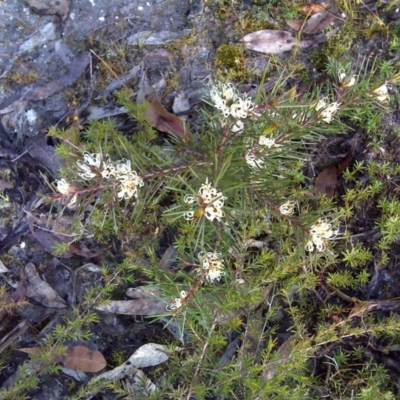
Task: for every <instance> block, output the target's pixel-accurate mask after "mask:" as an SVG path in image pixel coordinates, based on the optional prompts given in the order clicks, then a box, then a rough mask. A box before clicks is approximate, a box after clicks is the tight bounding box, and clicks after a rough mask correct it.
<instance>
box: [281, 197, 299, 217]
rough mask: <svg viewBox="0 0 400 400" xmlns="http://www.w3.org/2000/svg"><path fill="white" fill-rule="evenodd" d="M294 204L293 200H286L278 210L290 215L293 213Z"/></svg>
mask: <svg viewBox="0 0 400 400" xmlns="http://www.w3.org/2000/svg"><path fill="white" fill-rule="evenodd" d="M295 205H296V202H295V201H292V200H288V201H287V202H285V203H283V204H282V205H281V206H280V207H279V211H280V212H281V214H283V215H292V214H293V213H294V206H295Z"/></svg>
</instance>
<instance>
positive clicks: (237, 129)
mask: <svg viewBox="0 0 400 400" xmlns="http://www.w3.org/2000/svg"><path fill="white" fill-rule="evenodd" d="M243 129H244V123H243V121H241V120H240V119H238V120H237V121H236V122H235V124H234V125H233V126H232V128H231V132H233V133H237V132H241V131H242V130H243Z"/></svg>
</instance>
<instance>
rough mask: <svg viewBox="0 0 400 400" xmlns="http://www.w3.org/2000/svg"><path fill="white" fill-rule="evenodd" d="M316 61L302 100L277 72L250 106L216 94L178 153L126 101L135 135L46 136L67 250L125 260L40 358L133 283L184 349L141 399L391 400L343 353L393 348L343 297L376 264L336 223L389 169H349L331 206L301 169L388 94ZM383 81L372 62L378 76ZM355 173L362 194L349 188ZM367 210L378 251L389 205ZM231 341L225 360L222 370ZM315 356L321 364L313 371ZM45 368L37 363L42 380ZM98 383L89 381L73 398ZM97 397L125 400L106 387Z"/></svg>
mask: <svg viewBox="0 0 400 400" xmlns="http://www.w3.org/2000/svg"><path fill="white" fill-rule="evenodd" d="M231 50H232V49H230V50H229V51H231ZM231 53H232V54H233V55H234V56H235V54H236V53H234V52H231ZM235 57H236V56H235ZM328 62H329V64H328V65H326V71H327V72H328V74H329V80H328V81H326V82H325V83H324V84H323V85H321V86H315V87H313V88H312V89H310V91H309V92H308V93H305V94H302V95H301V96H298V95H297V94H296V91H294V90H293V89H291V88H289V87H288V85H287V80H288V78H289V77H288V76H285V75H282V76H281V77H280V78H279V79H277V80H276V83H275V86H274V87H273V88H272V89H271V90H270V91H269V92H268V93H265V92H264V91H263V90H261V87H262V85H263V83H264V82H260V89H259V91H258V93H257V95H256V96H255V98H254V99H247V98H245V97H243V96H242V95H241V94H239V91H238V90H237V88H236V87H235V86H234V85H230V84H223V83H215V86H214V87H213V88H212V90H211V92H210V93H211V96H210V98H208V99H205V103H206V104H205V107H204V110H203V111H202V121H203V124H202V126H201V127H200V128H199V131H197V132H191V136H190V138H189V140H187V141H183V140H180V139H179V138H178V137H175V136H173V135H172V136H170V137H169V138H168V139H165V140H164V139H161V138H159V137H158V135H157V134H156V132H155V131H154V129H153V128H152V127H151V125H150V123H149V122H148V121H147V119H146V110H148V108H147V107H148V105H137V104H135V103H134V102H133V101H132V100H131V98H130V96H129V94H127V93H125V92H121V93H119V95H118V99H119V102H120V103H121V104H123V105H124V106H125V107H126V108H127V109H128V111H129V115H130V117H131V118H132V119H134V120H136V121H137V122H138V130H137V131H136V132H133V133H132V135H129V136H128V135H123V134H122V133H120V132H118V130H117V129H116V125H115V123H114V122H113V121H112V120H109V121H97V122H93V123H92V124H91V125H90V126H89V127H88V129H87V130H86V131H85V132H84V133H83V134H82V135H79V134H78V132H76V131H74V130H65V131H62V130H58V129H55V128H53V129H51V134H52V135H53V136H55V137H57V138H59V139H60V141H61V142H62V144H61V145H60V146H59V148H58V154H59V155H60V156H62V157H63V158H64V160H65V164H66V167H65V168H64V169H63V170H62V172H61V173H62V178H61V179H59V180H57V181H56V182H55V183H54V187H53V194H52V195H51V196H50V197H51V200H52V205H53V208H54V209H55V210H57V212H58V213H59V214H60V215H62V213H64V212H66V210H67V209H68V208H69V210H68V212H73V213H74V215H75V217H74V218H75V219H74V223H75V225H74V226H75V228H76V229H75V230H78V228H79V227H80V228H81V229H80V234H79V238H92V237H95V238H96V239H97V240H98V241H101V242H102V244H103V245H104V246H106V243H107V240H108V239H109V238H110V237H113V238H117V239H119V240H120V241H121V242H123V243H124V244H125V254H124V255H125V257H124V261H123V262H122V263H121V264H120V265H119V266H117V267H116V268H115V269H114V268H112V269H111V268H105V267H103V268H101V271H100V272H99V273H100V275H101V277H102V282H101V284H99V285H97V286H93V287H91V288H90V289H88V290H87V291H86V292H85V295H84V296H83V300H82V303H81V304H80V306H79V307H75V308H73V309H71V310H69V312H68V313H66V314H65V317H64V324H63V325H57V326H56V327H55V328H54V330H53V332H52V333H51V334H50V335H49V336H48V337H47V338H46V341H45V348H46V349H47V351H48V350H49V349H56V350H57V351H61V348H62V345H63V343H64V342H65V341H67V340H88V339H89V338H90V336H91V331H90V327H91V326H92V325H93V324H97V323H98V322H99V317H98V315H97V314H96V313H94V312H93V311H92V307H93V306H95V305H98V304H105V303H107V301H109V300H110V299H112V298H113V295H114V294H115V292H116V291H117V290H118V288H119V287H120V286H121V285H122V284H124V283H134V281H135V278H136V277H139V276H140V277H142V279H143V277H145V279H146V281H147V282H148V283H151V285H153V286H154V287H156V288H158V289H159V290H160V293H161V294H162V295H161V296H162V298H163V299H165V301H166V310H165V315H167V316H169V317H170V318H171V319H173V320H174V321H175V322H177V323H178V325H179V326H180V328H181V332H185V333H186V335H187V337H188V339H187V342H186V343H184V344H185V345H186V346H187V347H188V349H185V350H183V351H182V352H177V351H175V347H176V346H174V347H173V348H174V351H172V352H171V358H170V360H168V362H167V366H160V367H159V369H155V371H153V373H154V375H155V377H156V381H157V386H158V388H159V389H158V392H156V393H155V394H153V395H149V397H146V398H160V399H161V398H165V399H183V398H186V399H189V398H191V396H193V397H196V399H207V398H213V397H215V396H220V397H221V396H222V397H221V398H245V399H252V398H258V397H259V398H272V399H285V398H288V399H289V398H290V399H293V398H295V399H297V398H299V399H301V398H310V399H312V398H321V391H322V392H323V394H324V395H328V394H333V395H334V396H336V398H350V397H349V396H353V394H354V395H355V396H358V397H359V398H368V396H369V394H370V393H373V395H374V396H375V397H376V396H378V395H379V396H386V397H387V398H390V396H391V395H392V394H391V387H390V385H389V383H388V376H387V374H386V371H385V369H382V368H381V367H380V366H378V365H376V364H373V363H369V362H361V361H360V364H362V366H359V365H358V366H357V367H356V366H354V365H352V361H351V359H352V357H351V356H350V355H351V353H350V352H348V351H347V350H346V348H345V346H344V344H345V343H346V339H348V338H362V337H369V338H371V340H372V339H373V338H375V337H377V336H379V335H383V334H384V335H386V336H387V337H394V336H396V335H398V334H399V333H400V322H399V321H397V320H396V319H395V318H393V317H390V316H389V317H387V318H385V319H384V320H379V319H378V318H375V317H374V316H373V315H370V314H369V311H370V310H369V309H368V307H367V306H366V305H365V304H363V303H362V302H361V301H359V300H358V299H353V298H352V297H349V296H348V295H346V294H345V293H344V292H342V290H352V289H357V288H359V287H360V285H361V284H366V283H367V282H368V279H369V273H368V271H366V270H365V264H366V263H368V262H369V261H371V260H372V258H373V257H372V253H371V251H370V250H369V249H368V248H366V247H365V246H364V245H363V244H362V243H361V242H358V241H356V240H355V239H352V238H351V233H349V232H345V230H346V225H345V223H346V217H349V216H351V215H352V213H353V211H354V209H355V208H356V207H357V206H358V205H359V204H360V203H362V202H368V201H372V200H373V199H374V198H375V197H376V196H378V195H381V194H382V192H383V190H384V189H385V188H384V187H383V185H382V182H381V179H380V177H381V175H382V174H388V173H390V172H391V166H390V165H389V164H386V163H383V164H378V163H374V162H373V161H371V162H370V164H369V165H367V163H365V164H364V163H361V162H360V163H357V164H356V165H355V166H354V167H353V168H352V169H351V170H349V171H347V172H346V174H345V178H346V179H347V181H348V182H349V183H351V184H352V187H351V188H349V189H348V190H347V191H346V193H345V195H344V196H343V200H344V205H343V206H339V205H336V204H335V203H334V201H332V200H327V199H326V196H325V197H324V196H317V195H316V193H314V192H313V189H310V188H309V187H307V186H306V181H307V180H306V178H305V177H304V170H303V169H304V166H305V165H306V163H307V160H308V159H309V155H310V149H313V148H314V147H315V146H316V145H317V144H318V143H319V141H320V139H321V138H323V137H325V136H334V135H341V134H343V133H346V132H348V131H349V130H350V129H351V128H349V126H348V125H351V122H352V121H354V120H358V121H361V122H363V123H365V124H366V125H365V127H366V129H367V130H369V129H370V128H371V126H370V127H368V125H367V120H368V118H369V117H370V116H372V115H374V114H377V115H379V118H381V116H382V113H381V111H382V109H384V104H385V102H387V101H388V99H387V98H384V99H382V98H379V97H378V96H379V95H380V94H379V93H377V92H376V90H377V89H378V88H380V87H381V86H382V85H383V84H384V83H385V81H384V80H382V81H379V80H378V79H375V78H373V76H374V73H375V72H376V71H378V70H379V66H376V65H374V64H372V65H369V64H368V63H362V65H361V67H359V68H358V69H356V67H355V66H354V65H352V64H348V63H339V62H337V61H336V60H334V59H328ZM388 71H389V70H388V68H387V66H384V65H383V64H381V70H380V73H381V74H382V75H385V74H386V73H387V72H388ZM343 73H344V74H345V78H343ZM353 75H356V76H357V79H356V78H354V82H352V77H353ZM387 78H388V77H385V79H387ZM355 81H357V82H355ZM349 82H351V84H350V83H349ZM385 88H386V86H385ZM374 91H375V92H374ZM207 104H208V106H207ZM238 115H239V116H238ZM379 118H377V119H376V121H375V122H376V124H378V122H379V121H378V120H379ZM239 121H240V124H239ZM366 169H369V173H370V177H371V178H370V181H369V182H368V184H365V183H363V182H362V181H361V180H359V179H358V177H359V175H361V174H363V173H364V172H365V170H366ZM378 205H379V209H380V210H381V216H380V218H379V220H378V221H377V227H378V228H379V230H380V232H381V234H382V248H383V247H384V246H383V245H385V246H386V247H387V246H388V245H390V243H392V242H393V241H394V240H395V239H396V235H397V232H398V229H399V227H400V222H399V221H400V218H399V215H400V213H399V206H400V202H398V201H397V200H394V199H393V198H389V197H387V196H386V197H385V196H383V197H381V199H380V200H379V202H378ZM169 232H173V245H174V249H175V250H176V253H177V254H176V257H175V259H174V263H173V264H172V266H171V267H170V268H161V267H160V265H159V257H158V256H157V254H158V253H157V251H158V250H159V249H158V244H159V242H160V239H161V238H162V237H163V235H164V234H167V233H169ZM343 236H344V237H346V239H348V240H344V238H343ZM73 240H77V238H75V237H74V238H73V239H72V241H73ZM59 247H60V248H57V249H56V250H57V251H59V252H61V250H65V248H61V246H59ZM333 296H335V297H334V298H337V299H339V300H340V301H331V297H333ZM349 304H350V305H349ZM232 338H234V339H235V340H236V341H237V343H238V347H237V349H236V352H235V354H234V355H233V356H232V357H225V358H224V357H222V356H223V355H224V352H225V351H226V346H227V344H228V343H229V342H231V339H232ZM181 339H182V340H183V337H182V338H181ZM360 340H361V339H360ZM322 348H326V349H327V350H326V351H327V352H326V354H327V355H326V356H323V355H320V354H322V353H323V351H320V349H322ZM330 348H332V349H334V351H332V352H329V349H330ZM354 352H355V353H356V354H357V355H360V350H359V349H354ZM44 353H45V352H44ZM113 357H114V359H118V360H119V359H120V354H119V353H114V355H113ZM313 357H315V358H321V359H323V361H322V362H321V365H320V366H319V369H318V371H317V373H316V374H314V373H313V372H314V371H313V370H312V369H313V367H312V366H311V365H310V359H312V358H313ZM360 358H362V357H360ZM50 361H51V358H48V359H46V357H43V358H40V357H39V356H37V358H36V359H35V360H34V362H36V363H37V365H40V366H41V367H42V365H44V366H45V367H46V368H47V369H48V370H49V371H51V372H53V370H52V369H51V368H54V365H51V366H47V364H51V362H50ZM327 365H329V371H327V372H326V374H325V376H322V375H321V371H323V370H324V368H327ZM355 370H357V372H358V375H357V378H356V375H355V374H354V371H355ZM348 371H351V373H347V372H348ZM21 373H23V372H21ZM331 374H332V376H331ZM373 374H375V375H374V377H373V378H372V375H373ZM327 377H328V378H330V379H329V382H328V383H327V381H328V379H327ZM357 379H359V381H357ZM105 385H106V384H105V383H102V382H98V381H96V380H95V379H94V380H92V381H90V382H89V383H88V384H87V386H85V387H84V388H82V389H81V390H80V391H79V392H78V393H76V394H75V397H73V398H76V399H80V398H84V397H85V396H86V395H87V394H88V393H90V392H91V391H99V390H100V388H104V387H105ZM107 385H108V386H107V387H108V389H111V390H113V391H115V392H116V393H118V394H119V395H128V394H129V390H128V389H127V388H126V387H124V386H123V385H122V384H120V383H119V382H115V383H108V384H107ZM316 388H323V389H321V390H317V389H316ZM9 390H17V389H16V386H15V385H14V386H13V387H12V388H11V389H9ZM25 390H29V387H27V388H25ZM16 393H17V392H16ZM135 396H137V398H140V397H138V396H140V394H138V393H135ZM379 396H378V398H380V397H379Z"/></svg>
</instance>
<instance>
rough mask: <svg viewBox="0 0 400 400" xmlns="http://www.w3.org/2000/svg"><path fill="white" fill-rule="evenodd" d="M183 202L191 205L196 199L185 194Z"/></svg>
mask: <svg viewBox="0 0 400 400" xmlns="http://www.w3.org/2000/svg"><path fill="white" fill-rule="evenodd" d="M183 201H184V202H185V203H187V204H193V203H195V202H196V199H195V197H194V196H192V195H191V194H186V195H185V197H184V198H183Z"/></svg>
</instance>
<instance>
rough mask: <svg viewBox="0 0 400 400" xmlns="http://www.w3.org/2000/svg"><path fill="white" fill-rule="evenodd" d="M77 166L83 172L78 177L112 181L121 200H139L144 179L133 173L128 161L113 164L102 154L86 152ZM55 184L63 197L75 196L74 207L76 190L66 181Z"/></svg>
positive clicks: (70, 203)
mask: <svg viewBox="0 0 400 400" xmlns="http://www.w3.org/2000/svg"><path fill="white" fill-rule="evenodd" d="M76 164H77V166H78V168H79V169H80V171H81V172H78V175H79V176H80V177H81V178H83V179H85V180H91V179H93V178H95V177H96V176H99V177H102V178H104V179H107V180H109V181H111V185H114V186H117V188H118V193H117V196H118V198H119V199H131V198H132V197H135V198H137V197H138V188H139V187H142V186H143V185H144V182H143V179H142V178H141V177H140V176H138V174H137V172H136V171H132V168H131V162H130V161H129V160H126V159H122V160H119V161H116V162H113V161H111V160H110V159H109V158H108V157H107V158H106V159H103V157H102V155H101V154H100V153H89V152H85V153H84V154H83V161H81V160H79V161H77V162H76ZM55 184H56V187H57V190H58V191H59V192H60V193H61V194H62V195H65V196H67V195H71V196H73V197H72V200H71V201H70V202H69V203H68V207H71V206H73V205H74V204H75V202H76V198H77V194H76V190H75V189H74V188H72V187H71V185H70V184H69V183H68V182H67V181H66V180H65V179H60V180H56V181H55Z"/></svg>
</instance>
